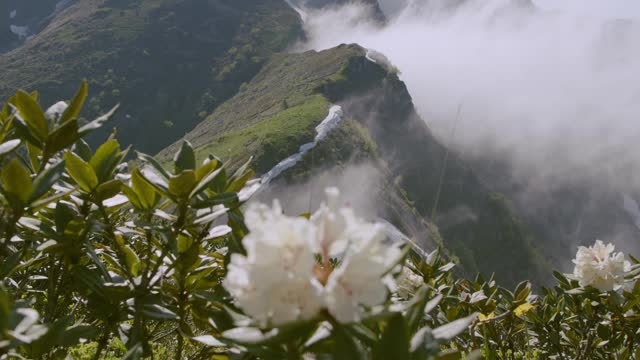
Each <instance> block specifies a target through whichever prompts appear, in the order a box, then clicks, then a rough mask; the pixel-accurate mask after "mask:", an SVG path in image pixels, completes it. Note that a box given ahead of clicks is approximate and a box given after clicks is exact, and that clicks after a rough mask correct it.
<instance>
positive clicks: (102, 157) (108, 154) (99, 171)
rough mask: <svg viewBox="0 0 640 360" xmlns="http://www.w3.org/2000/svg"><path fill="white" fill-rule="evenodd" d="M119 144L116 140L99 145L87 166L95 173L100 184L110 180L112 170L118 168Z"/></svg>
mask: <svg viewBox="0 0 640 360" xmlns="http://www.w3.org/2000/svg"><path fill="white" fill-rule="evenodd" d="M119 155H120V144H119V143H118V141H117V140H115V139H111V140H108V141H107V142H105V143H104V144H102V145H100V147H99V148H98V149H97V150H96V152H95V154H93V157H92V158H91V160H90V161H89V164H90V165H91V166H92V167H93V170H95V172H96V176H97V177H98V180H99V181H100V182H102V181H106V180H107V179H109V178H110V176H111V174H112V173H113V170H114V169H115V168H116V166H118V162H119V160H120V156H119Z"/></svg>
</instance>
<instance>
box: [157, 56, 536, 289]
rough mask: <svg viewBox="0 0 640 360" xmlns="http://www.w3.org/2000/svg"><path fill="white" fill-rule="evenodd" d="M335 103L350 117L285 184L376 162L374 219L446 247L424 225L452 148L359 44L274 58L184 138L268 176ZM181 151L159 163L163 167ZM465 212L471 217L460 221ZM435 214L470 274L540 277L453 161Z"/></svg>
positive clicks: (518, 232) (473, 180)
mask: <svg viewBox="0 0 640 360" xmlns="http://www.w3.org/2000/svg"><path fill="white" fill-rule="evenodd" d="M329 103H338V104H341V105H343V108H344V109H345V112H346V114H347V116H348V117H349V119H347V120H345V121H344V122H343V123H342V124H341V125H340V126H339V127H338V129H337V130H335V131H334V132H332V133H331V135H330V136H329V137H328V138H327V139H326V140H325V141H324V142H323V143H321V144H320V145H319V146H318V147H317V148H316V149H315V150H314V151H313V152H312V153H309V154H307V156H306V157H305V158H304V159H303V162H302V163H301V164H299V165H298V166H296V167H295V168H294V169H292V170H289V171H287V172H285V173H284V174H283V176H282V178H281V179H280V180H279V181H280V182H281V183H286V184H301V183H304V182H305V181H306V180H307V179H308V178H309V177H310V176H313V175H316V174H319V173H321V172H322V171H324V170H327V169H333V170H336V169H337V171H338V172H340V171H342V170H340V169H346V167H347V166H349V165H351V164H358V163H361V162H374V163H375V164H377V165H376V166H377V167H378V168H379V171H381V172H383V173H384V174H385V175H384V181H382V183H381V184H380V186H379V189H377V190H373V191H372V194H371V196H372V197H375V198H376V199H377V200H379V203H380V204H383V205H382V206H380V211H378V215H379V216H384V217H385V218H387V219H390V220H392V222H394V223H395V224H397V225H398V226H400V227H401V228H402V229H403V230H404V231H406V232H408V233H410V234H412V235H414V237H415V238H416V239H418V240H423V243H427V244H430V245H431V246H433V245H438V244H440V243H441V240H440V239H439V236H438V231H437V230H434V228H433V227H431V226H430V225H429V221H427V219H430V217H431V215H432V210H433V207H434V203H435V201H436V200H435V198H436V192H437V188H438V185H439V181H440V169H441V168H442V165H443V164H442V162H443V158H444V153H445V151H446V149H445V148H444V147H443V146H442V145H441V144H440V143H439V142H438V141H437V140H436V139H435V138H434V137H433V136H432V134H431V133H430V132H429V130H428V128H427V127H426V125H425V124H424V122H423V121H422V120H421V119H420V118H419V117H418V116H417V114H416V113H415V109H414V108H413V104H412V101H411V97H410V96H409V94H408V91H407V89H406V87H405V86H404V84H403V83H402V82H401V81H400V80H399V79H398V78H397V76H396V75H395V74H394V73H393V72H390V71H388V70H387V69H385V68H384V67H382V66H379V65H377V64H374V63H372V62H370V61H369V60H367V59H366V58H365V56H364V50H363V49H362V48H360V47H358V46H353V45H352V46H347V45H343V46H340V47H338V48H335V49H331V50H327V51H322V52H308V53H304V54H290V55H278V56H276V58H274V59H273V61H271V62H270V63H269V64H268V65H266V66H265V67H264V69H263V70H262V71H261V72H260V73H259V74H258V75H257V76H256V77H255V78H254V79H253V80H252V81H251V82H250V83H248V84H246V85H245V86H243V89H242V90H241V91H240V93H238V94H237V95H236V96H235V97H233V98H232V99H230V100H229V101H228V102H226V103H225V104H224V105H222V106H220V107H219V108H218V109H217V110H216V111H215V112H213V113H212V114H211V115H210V116H208V117H207V118H206V120H205V121H203V122H202V123H201V124H199V125H198V126H197V127H196V128H195V129H194V130H193V131H191V132H190V133H188V134H187V135H186V136H185V138H186V139H188V140H190V141H191V142H192V143H193V144H194V146H195V147H196V148H197V149H198V150H197V151H198V153H199V155H200V156H201V157H202V156H205V155H208V154H209V153H212V154H215V155H217V156H220V157H223V158H225V159H226V160H230V161H231V162H232V164H233V165H236V166H237V165H238V164H240V163H242V162H243V161H244V160H246V159H247V158H248V157H249V156H252V155H255V156H256V159H255V163H254V164H255V168H256V170H257V172H258V173H264V172H266V171H267V170H268V169H270V168H271V167H272V166H274V165H275V164H276V163H277V162H279V161H280V160H282V159H284V158H286V157H287V156H289V155H291V154H293V153H295V152H296V151H297V149H298V147H299V146H300V145H301V144H303V143H306V142H309V141H310V140H311V139H312V138H313V136H314V134H315V132H314V127H315V125H316V124H317V123H318V122H320V121H321V120H322V119H323V118H324V117H325V116H326V114H327V111H328V107H329ZM178 145H179V143H176V144H174V145H172V146H171V147H169V148H167V149H165V150H164V151H162V152H161V153H160V154H159V158H160V159H161V160H167V159H168V158H169V157H170V156H171V155H172V154H174V153H175V151H176V150H177V146H178ZM356 181H357V180H356ZM465 210H466V211H467V212H468V213H470V214H471V216H463V215H464V214H463V215H460V213H461V212H462V213H464V212H465ZM436 215H437V216H436V218H435V219H433V220H435V223H436V224H437V225H438V227H439V228H440V229H439V230H440V233H441V234H442V236H443V238H444V245H445V246H446V247H447V248H449V249H450V250H452V253H453V254H454V255H455V256H457V257H458V258H460V260H461V262H462V263H463V265H464V266H465V269H466V270H467V271H468V272H470V273H474V272H476V271H482V272H484V273H490V272H493V271H500V273H499V276H498V278H499V279H500V280H502V281H505V282H506V283H515V282H517V281H518V280H521V279H524V278H533V279H539V278H541V277H542V276H541V272H542V270H541V269H542V267H543V262H542V261H541V260H540V257H539V256H538V252H537V250H536V249H534V248H533V247H532V246H531V242H530V237H529V236H528V234H527V232H526V231H525V228H524V227H523V226H522V224H520V222H519V221H518V220H517V218H515V216H514V215H513V213H512V211H511V208H510V206H509V203H508V201H506V199H504V198H503V197H502V196H500V195H498V194H493V193H492V192H491V191H490V190H489V189H488V188H487V187H486V186H484V185H483V184H482V183H481V182H480V181H479V180H478V178H477V177H476V176H475V174H474V173H473V171H472V170H471V169H470V168H468V167H467V166H465V164H464V163H462V162H461V161H460V160H458V159H457V158H456V157H455V156H454V155H451V157H450V159H449V162H448V164H447V172H446V176H445V178H444V181H443V186H442V191H441V195H440V199H439V206H438V211H437V213H436ZM425 237H430V239H429V240H428V241H424V238H425ZM505 255H507V256H505Z"/></svg>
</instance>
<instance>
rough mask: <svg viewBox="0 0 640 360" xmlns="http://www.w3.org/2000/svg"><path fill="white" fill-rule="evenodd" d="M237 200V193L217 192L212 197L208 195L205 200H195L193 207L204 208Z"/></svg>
mask: <svg viewBox="0 0 640 360" xmlns="http://www.w3.org/2000/svg"><path fill="white" fill-rule="evenodd" d="M237 202H238V194H237V193H234V192H232V193H222V194H217V195H215V196H213V197H210V198H208V199H205V200H200V201H196V202H194V204H193V207H194V208H196V209H204V208H210V207H213V206H216V205H223V204H229V203H237Z"/></svg>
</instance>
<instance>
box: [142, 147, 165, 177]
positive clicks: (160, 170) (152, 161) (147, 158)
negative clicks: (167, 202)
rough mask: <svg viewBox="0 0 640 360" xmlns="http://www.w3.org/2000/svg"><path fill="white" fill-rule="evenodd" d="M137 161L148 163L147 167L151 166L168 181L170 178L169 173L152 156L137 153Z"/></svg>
mask: <svg viewBox="0 0 640 360" xmlns="http://www.w3.org/2000/svg"><path fill="white" fill-rule="evenodd" d="M138 159H140V160H142V161H144V162H146V163H148V164H149V165H151V166H152V167H153V168H154V169H155V170H156V171H157V172H158V173H159V174H160V175H162V177H164V178H165V179H169V177H170V175H169V173H168V172H167V171H166V170H165V169H164V168H163V167H162V165H160V163H159V162H158V161H156V159H154V158H153V157H152V156H149V155H147V154H143V153H140V152H139V153H138Z"/></svg>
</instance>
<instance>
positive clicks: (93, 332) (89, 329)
mask: <svg viewBox="0 0 640 360" xmlns="http://www.w3.org/2000/svg"><path fill="white" fill-rule="evenodd" d="M98 334H99V332H98V329H96V328H95V327H93V326H91V325H86V324H78V325H73V326H71V327H69V328H67V330H65V331H64V335H63V336H62V337H61V342H60V344H59V345H61V346H73V345H75V344H77V343H79V342H80V339H85V340H91V339H93V338H95V337H96V336H98Z"/></svg>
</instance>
